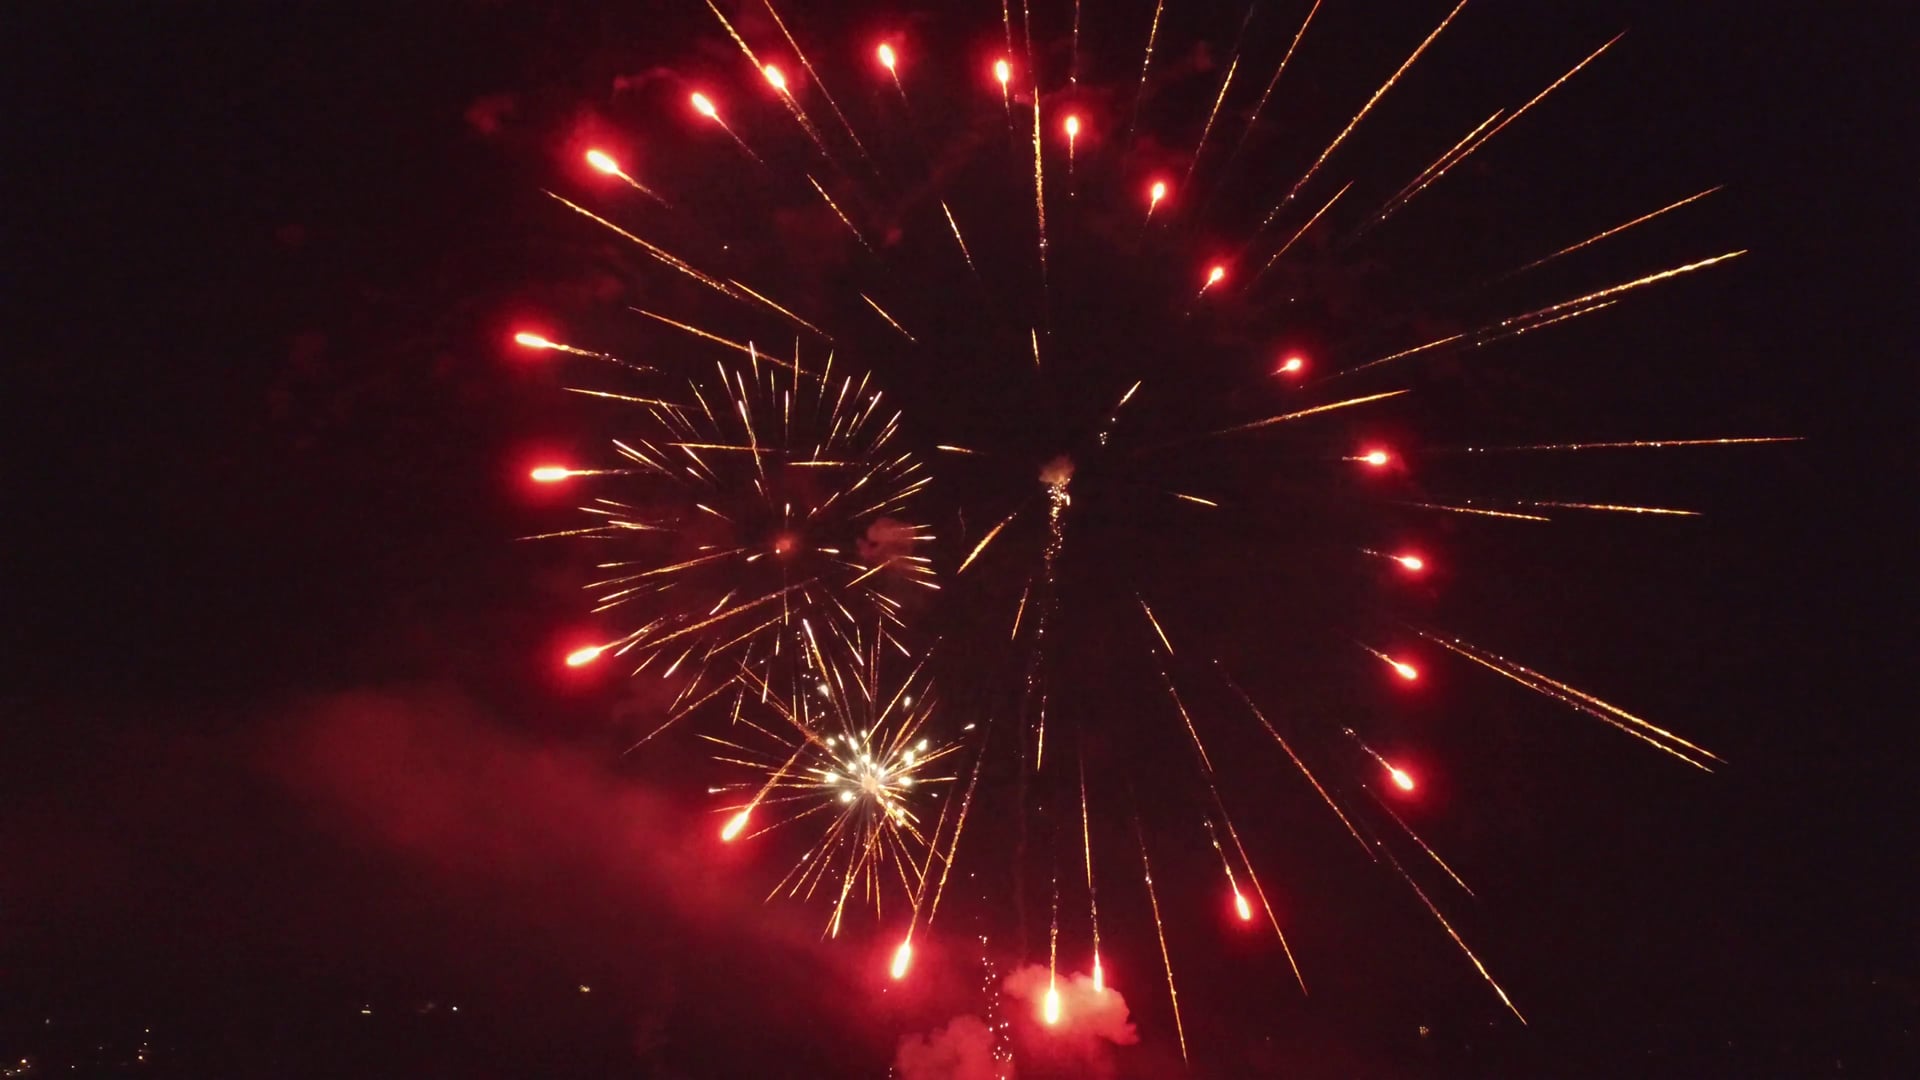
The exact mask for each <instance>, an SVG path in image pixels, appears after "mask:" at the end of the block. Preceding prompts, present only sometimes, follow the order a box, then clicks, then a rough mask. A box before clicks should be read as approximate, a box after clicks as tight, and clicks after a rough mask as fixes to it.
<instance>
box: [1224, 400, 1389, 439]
mask: <svg viewBox="0 0 1920 1080" xmlns="http://www.w3.org/2000/svg"><path fill="white" fill-rule="evenodd" d="M1404 393H1407V391H1405V390H1388V391H1386V392H1385V393H1380V394H1368V395H1366V396H1365V397H1357V398H1348V399H1347V400H1345V401H1335V402H1331V403H1329V404H1326V405H1315V406H1313V407H1312V408H1310V409H1301V410H1299V411H1297V412H1290V413H1283V414H1281V415H1279V416H1269V417H1267V418H1266V419H1265V420H1255V421H1253V422H1252V423H1250V424H1236V425H1234V426H1233V427H1229V428H1221V429H1220V430H1219V431H1214V432H1210V433H1209V434H1213V435H1231V434H1233V433H1235V432H1239V431H1252V430H1254V429H1255V428H1263V427H1271V426H1273V425H1274V424H1284V423H1286V422H1287V421H1289V420H1299V419H1302V418H1304V417H1308V416H1313V415H1314V414H1316V413H1323V412H1332V411H1333V410H1334V409H1344V408H1347V407H1349V406H1352V405H1365V404H1367V403H1368V402H1370V401H1380V400H1382V399H1384V398H1390V397H1398V396H1399V395H1401V394H1404Z"/></svg>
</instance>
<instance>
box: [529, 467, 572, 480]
mask: <svg viewBox="0 0 1920 1080" xmlns="http://www.w3.org/2000/svg"><path fill="white" fill-rule="evenodd" d="M527 475H529V476H531V477H533V480H534V482H535V483H539V484H557V483H559V482H560V481H562V480H565V479H566V478H567V477H569V476H572V475H573V470H572V469H569V468H567V467H566V466H565V465H542V466H540V467H539V468H537V469H535V470H533V471H532V472H531V473H528V474H527Z"/></svg>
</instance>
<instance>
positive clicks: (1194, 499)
mask: <svg viewBox="0 0 1920 1080" xmlns="http://www.w3.org/2000/svg"><path fill="white" fill-rule="evenodd" d="M1167 494H1169V495H1171V496H1173V497H1174V498H1176V499H1184V500H1186V501H1187V502H1190V503H1199V504H1200V505H1201V506H1211V507H1214V508H1215V509H1218V508H1219V506H1220V504H1219V503H1217V502H1214V501H1213V500H1212V499H1203V498H1201V497H1200V496H1198V495H1185V494H1182V493H1180V492H1178V491H1169V492H1167Z"/></svg>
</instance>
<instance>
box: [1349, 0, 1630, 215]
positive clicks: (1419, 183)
mask: <svg viewBox="0 0 1920 1080" xmlns="http://www.w3.org/2000/svg"><path fill="white" fill-rule="evenodd" d="M1624 36H1626V31H1624V30H1623V31H1621V32H1620V33H1618V34H1615V35H1613V37H1612V39H1610V40H1609V41H1607V43H1606V44H1604V45H1602V46H1600V47H1599V48H1597V49H1595V50H1593V52H1591V53H1589V54H1588V55H1587V58H1586V59H1585V60H1582V61H1580V62H1579V63H1577V64H1575V65H1573V66H1572V67H1570V68H1568V69H1567V72H1566V74H1564V75H1562V76H1560V77H1559V78H1557V79H1555V80H1553V81H1552V82H1550V83H1548V84H1547V86H1546V88H1545V89H1543V90H1541V91H1540V92H1539V93H1537V94H1535V95H1533V97H1531V98H1529V99H1528V100H1527V103H1526V104H1525V105H1522V106H1520V107H1519V108H1517V109H1515V110H1513V112H1511V113H1509V114H1508V115H1507V118H1506V119H1504V120H1502V121H1500V122H1499V123H1498V124H1496V125H1495V126H1494V128H1493V130H1492V131H1489V132H1487V133H1486V134H1485V135H1482V136H1480V138H1478V139H1476V140H1475V141H1474V143H1473V145H1471V146H1469V147H1467V148H1466V149H1465V150H1461V151H1460V152H1459V154H1458V155H1456V156H1454V158H1453V160H1451V161H1447V162H1446V164H1444V165H1441V166H1440V167H1439V168H1438V169H1436V170H1434V172H1433V174H1432V175H1431V176H1428V177H1427V178H1426V179H1425V180H1418V179H1416V180H1415V182H1414V184H1412V185H1409V187H1411V188H1412V190H1411V191H1406V192H1404V193H1403V194H1402V195H1398V196H1395V198H1394V201H1392V202H1389V203H1388V204H1387V207H1386V208H1385V209H1383V210H1381V211H1380V216H1379V217H1378V218H1375V219H1374V220H1375V221H1382V220H1385V219H1386V217H1387V215H1389V214H1391V213H1393V212H1394V211H1396V210H1398V209H1399V208H1400V207H1402V206H1405V205H1406V204H1407V203H1408V202H1409V201H1410V200H1412V198H1413V197H1414V196H1415V195H1418V194H1420V192H1421V191H1423V190H1425V189H1426V187H1427V185H1429V184H1431V183H1433V182H1434V181H1435V180H1438V179H1440V177H1441V176H1442V175H1444V174H1445V173H1446V172H1447V170H1449V169H1451V168H1453V167H1454V166H1455V165H1458V164H1460V163H1461V162H1462V161H1465V160H1466V159H1467V158H1468V157H1470V156H1472V154H1473V152H1474V151H1475V150H1478V149H1480V148H1481V147H1482V146H1485V145H1486V144H1487V142H1488V140H1490V139H1492V138H1493V137H1494V136H1495V135H1498V134H1500V132H1501V131H1502V130H1504V129H1505V128H1506V126H1507V125H1508V124H1511V123H1513V122H1514V121H1515V120H1518V119H1520V117H1522V116H1523V115H1525V114H1526V112H1527V110H1528V109H1531V108H1533V107H1534V106H1535V105H1538V104H1540V102H1541V100H1542V99H1544V98H1545V97H1546V96H1547V95H1548V94H1551V93H1553V92H1554V91H1555V90H1557V89H1559V87H1560V84H1561V83H1564V82H1566V81H1567V80H1568V79H1571V78H1573V76H1574V75H1575V74H1577V73H1578V72H1579V71H1580V69H1581V68H1584V67H1586V66H1587V65H1588V64H1590V63H1592V62H1593V61H1594V60H1595V59H1597V58H1598V57H1599V56H1600V54H1601V53H1603V52H1606V51H1607V50H1608V49H1610V48H1612V47H1613V45H1614V42H1617V41H1619V40H1620V39H1621V38H1622V37H1624ZM1481 126H1482V127H1484V126H1485V125H1484V124H1483V125H1481ZM1449 153H1451V151H1449Z"/></svg>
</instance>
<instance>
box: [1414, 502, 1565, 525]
mask: <svg viewBox="0 0 1920 1080" xmlns="http://www.w3.org/2000/svg"><path fill="white" fill-rule="evenodd" d="M1400 505H1402V506H1412V507H1415V508H1418V509H1421V510H1445V511H1446V512H1448V513H1450V514H1477V515H1479V516H1480V517H1490V518H1506V519H1508V520H1510V521H1552V520H1553V519H1552V518H1550V517H1546V516H1545V515H1542V514H1520V513H1515V512H1514V511H1512V510H1487V509H1484V508H1482V507H1478V506H1450V505H1448V504H1446V503H1431V502H1403V503H1401V504H1400Z"/></svg>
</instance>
